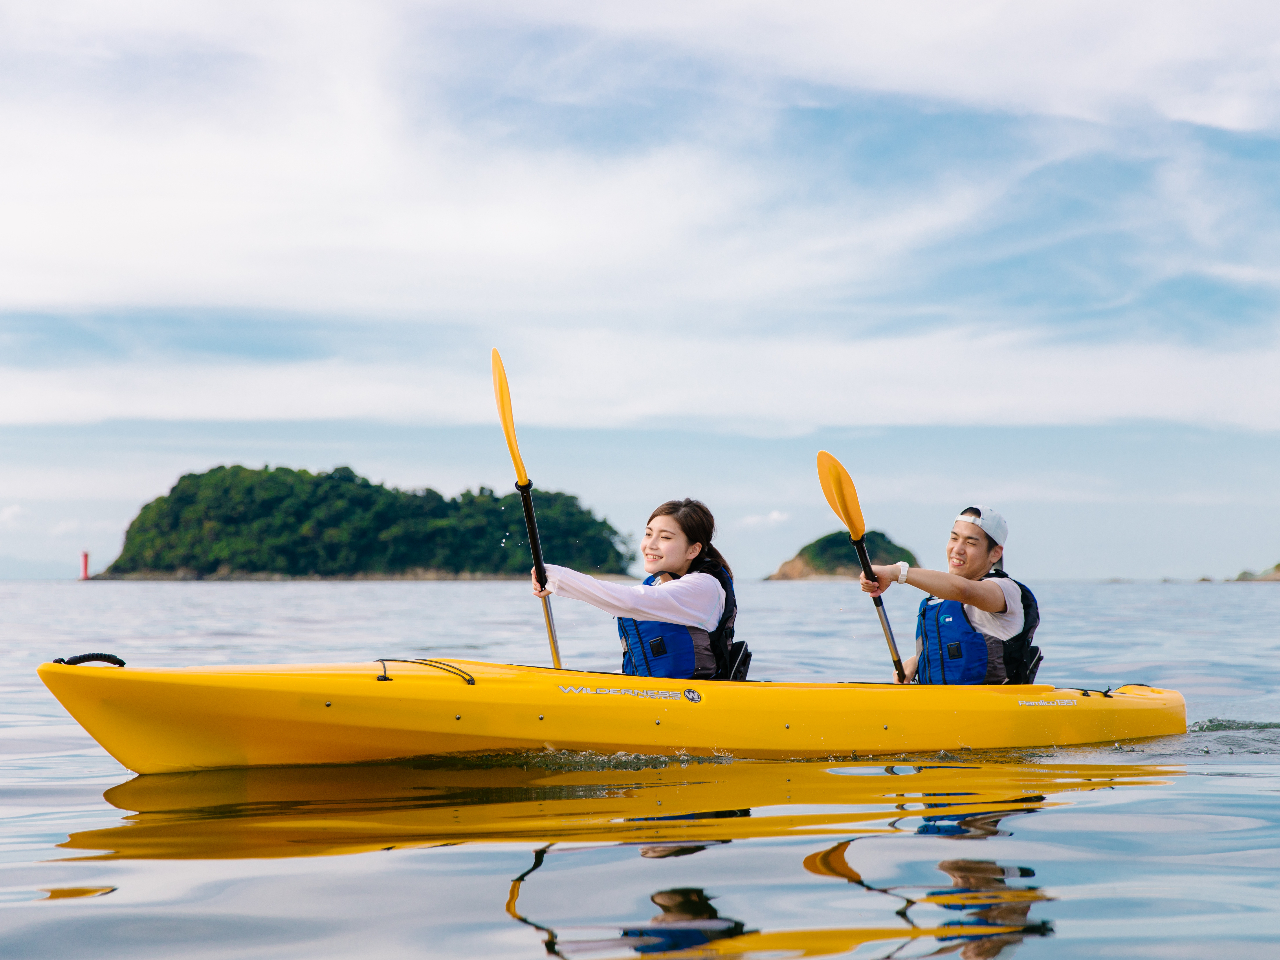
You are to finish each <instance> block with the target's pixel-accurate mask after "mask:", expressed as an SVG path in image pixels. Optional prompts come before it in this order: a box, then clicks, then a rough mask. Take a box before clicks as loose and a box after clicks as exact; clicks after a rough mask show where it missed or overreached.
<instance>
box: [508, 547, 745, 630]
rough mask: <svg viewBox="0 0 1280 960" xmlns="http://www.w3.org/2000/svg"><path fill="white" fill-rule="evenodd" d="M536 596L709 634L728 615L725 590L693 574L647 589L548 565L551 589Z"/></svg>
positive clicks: (702, 575)
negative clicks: (579, 601)
mask: <svg viewBox="0 0 1280 960" xmlns="http://www.w3.org/2000/svg"><path fill="white" fill-rule="evenodd" d="M533 586H534V594H535V595H536V596H546V595H547V594H548V593H554V594H555V595H556V596H558V597H569V598H571V599H573V600H582V601H583V602H584V603H589V604H591V605H592V606H593V607H597V608H599V609H600V610H603V611H604V612H605V613H607V614H609V615H610V616H613V617H634V618H635V619H637V620H663V621H665V622H667V623H679V624H683V625H685V626H689V627H701V628H702V629H703V630H706V631H708V632H710V631H712V630H714V629H715V628H716V627H717V626H719V625H720V616H721V614H723V613H724V588H723V587H722V586H720V584H719V582H718V581H717V580H716V578H715V577H713V576H711V575H710V574H707V573H691V574H688V575H686V576H683V577H681V578H680V579H679V580H674V581H672V582H670V583H666V584H663V585H662V586H653V587H646V586H643V585H628V584H621V583H609V582H608V581H606V580H597V579H596V578H595V577H592V576H588V575H587V574H585V573H578V572H577V571H576V570H570V569H569V568H568V567H560V566H556V565H555V564H554V563H548V564H547V589H546V590H545V591H542V590H539V589H538V584H537V581H536V580H535V581H534V584H533Z"/></svg>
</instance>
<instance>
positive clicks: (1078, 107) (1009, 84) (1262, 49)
mask: <svg viewBox="0 0 1280 960" xmlns="http://www.w3.org/2000/svg"><path fill="white" fill-rule="evenodd" d="M503 6H504V7H505V8H506V10H507V13H508V15H509V16H512V17H516V18H520V19H523V20H525V21H538V20H542V19H549V20H554V21H558V22H571V23H577V24H580V25H582V26H584V27H587V28H590V29H592V30H599V31H602V32H605V33H607V34H612V35H614V36H617V37H625V38H650V39H652V40H658V41H662V42H664V43H668V44H672V45H675V46H677V47H680V48H683V49H685V50H687V51H689V52H690V53H691V54H693V55H695V56H699V55H700V56H706V55H708V54H713V55H714V54H718V55H719V56H721V57H723V58H726V59H730V60H732V61H733V62H735V63H738V64H746V65H751V67H753V68H754V69H755V70H756V71H758V72H760V73H765V74H772V75H776V76H786V77H794V78H797V79H802V80H807V81H811V82H817V83H827V84H833V85H836V86H840V87H845V88H855V89H870V90H881V91H888V92H894V93H905V94H911V95H917V96H924V97H932V98H936V99H938V100H943V101H951V102H960V103H965V104H970V105H975V106H980V107H986V108H994V109H1002V110H1015V111H1019V112H1028V113H1041V114H1056V115H1062V116H1071V117H1081V118H1087V119H1099V120H1110V119H1116V118H1126V117H1130V116H1132V115H1134V114H1142V113H1151V114H1156V115H1160V116H1164V117H1167V118H1169V119H1175V120H1189V121H1191V122H1194V123H1204V124H1209V125H1212V126H1221V127H1225V128H1230V129H1255V128H1262V127H1272V126H1274V125H1275V124H1276V123H1277V121H1278V120H1280V107H1278V104H1280V69H1277V67H1278V66H1280V48H1277V44H1276V40H1277V38H1278V37H1280V9H1278V8H1277V7H1276V6H1275V5H1274V4H1271V3H1266V2H1234V3H1233V2H1228V3H1220V4H1212V5H1208V4H1203V3H1193V2H1187V0H1183V2H1171V0H1165V2H1160V0H1144V2H1132V3H1126V4H1114V3H1108V2H1105V0H1065V2H1064V0H1056V2H1055V0H1047V2H1041V3H1034V4H1027V3H1017V2H1011V0H998V2H992V0H987V2H977V3H965V4H957V3H951V2H948V0H907V2H902V3H895V4H867V3H863V4H849V3H821V4H779V3H775V2H772V0H750V2H732V3H730V2H726V0H715V2H704V3H689V2H677V0H659V2H654V3H647V4H644V5H643V6H637V5H635V4H630V3H623V2H602V3H594V4H580V3H570V2H564V0H559V2H547V3H542V4H529V3H519V4H504V5H503Z"/></svg>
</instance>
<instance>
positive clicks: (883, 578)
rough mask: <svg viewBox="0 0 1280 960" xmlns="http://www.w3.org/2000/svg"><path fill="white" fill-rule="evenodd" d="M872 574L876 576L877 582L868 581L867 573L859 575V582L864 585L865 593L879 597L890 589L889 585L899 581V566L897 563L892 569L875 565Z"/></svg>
mask: <svg viewBox="0 0 1280 960" xmlns="http://www.w3.org/2000/svg"><path fill="white" fill-rule="evenodd" d="M871 572H872V573H873V574H875V580H868V579H867V575H866V574H865V573H860V574H858V582H859V583H860V584H861V585H862V590H863V592H864V593H869V594H871V595H872V596H873V597H878V596H880V594H882V593H884V592H885V591H886V590H888V589H889V584H891V583H893V582H894V581H895V580H897V579H898V565H897V564H896V563H895V564H894V565H893V566H891V567H877V566H875V565H874V564H873V565H872V567H871Z"/></svg>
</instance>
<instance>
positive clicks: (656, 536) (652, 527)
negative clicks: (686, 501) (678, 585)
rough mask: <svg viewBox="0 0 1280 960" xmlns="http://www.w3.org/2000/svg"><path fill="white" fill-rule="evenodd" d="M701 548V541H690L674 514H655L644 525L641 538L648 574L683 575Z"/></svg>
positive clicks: (641, 548) (645, 567) (642, 553)
mask: <svg viewBox="0 0 1280 960" xmlns="http://www.w3.org/2000/svg"><path fill="white" fill-rule="evenodd" d="M701 549H702V544H700V543H690V542H689V538H688V537H686V536H685V535H684V531H683V530H681V529H680V524H678V523H676V521H675V517H666V516H663V517H654V518H653V519H652V520H650V521H649V525H648V526H647V527H645V528H644V539H642V540H641V541H640V557H641V559H643V560H644V572H645V573H648V574H654V573H676V574H680V575H681V576H683V575H684V574H685V573H686V572H687V571H688V570H689V564H690V563H692V562H693V558H694V557H696V556H697V555H698V551H699V550H701Z"/></svg>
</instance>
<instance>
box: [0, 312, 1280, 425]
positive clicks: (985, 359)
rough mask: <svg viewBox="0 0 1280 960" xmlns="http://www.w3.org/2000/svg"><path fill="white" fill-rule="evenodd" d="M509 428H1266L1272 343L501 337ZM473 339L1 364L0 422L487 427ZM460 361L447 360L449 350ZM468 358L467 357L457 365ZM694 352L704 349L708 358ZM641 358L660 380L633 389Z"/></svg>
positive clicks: (988, 337) (1277, 365)
mask: <svg viewBox="0 0 1280 960" xmlns="http://www.w3.org/2000/svg"><path fill="white" fill-rule="evenodd" d="M511 340H512V343H511V346H510V348H509V349H505V345H504V354H505V357H506V362H507V372H508V375H509V377H510V379H511V384H512V396H513V401H514V404H515V411H516V418H517V423H518V424H530V425H533V424H538V425H543V426H562V427H602V428H609V427H623V426H632V425H643V424H652V423H654V422H658V421H660V420H665V419H668V418H679V419H682V420H685V421H689V422H695V423H702V424H706V425H710V426H712V427H713V428H716V429H729V430H736V431H745V432H753V433H762V434H772V435H777V434H784V433H795V432H803V431H806V430H810V429H815V428H819V427H832V426H848V427H857V426H878V425H909V424H958V425H969V426H976V425H983V424H990V425H1003V426H1013V425H1035V424H1101V423H1112V422H1117V421H1123V420H1134V419H1138V420H1162V421H1173V422H1183V423H1193V424H1201V425H1209V426H1233V427H1246V428H1253V429H1260V430H1276V429H1280V378H1277V377H1276V376H1275V371H1276V370H1277V369H1280V344H1277V343H1274V342H1272V343H1270V344H1263V345H1258V346H1255V347H1254V348H1252V349H1249V350H1234V351H1216V352H1215V351H1210V350H1207V349H1205V348H1203V347H1195V346H1183V345H1177V344H1168V343H1163V344H1162V343H1141V342H1119V343H1110V344H1105V343H1104V344H1065V345H1064V344H1058V343H1053V342H1046V341H1042V340H1038V339H1036V338H1034V337H1031V336H1030V335H1025V334H1014V333H998V334H989V333H983V332H979V331H976V330H964V329H951V330H943V331H933V332H926V333H920V334H914V335H912V334H906V335H903V336H898V337H884V336H882V337H875V338H872V337H867V338H865V339H856V338H846V339H841V338H837V337H836V336H834V335H832V336H831V337H827V338H822V337H815V336H812V335H807V334H798V333H791V332H788V331H783V332H780V333H779V334H778V335H777V336H755V337H748V336H741V337H737V338H732V339H724V338H721V337H719V336H718V335H717V334H716V333H715V332H714V331H710V332H706V333H700V332H699V331H698V330H696V329H692V328H690V329H685V330H684V331H682V333H681V335H680V339H679V349H678V350H669V349H666V348H665V346H664V344H663V342H662V341H661V339H660V338H659V339H658V340H655V338H654V337H653V336H652V335H651V334H650V332H649V331H647V330H645V329H642V328H640V329H630V330H625V331H591V332H578V333H572V334H570V335H565V336H557V337H554V338H550V339H544V338H542V337H540V336H539V335H538V334H537V333H526V334H524V335H523V336H522V337H519V338H517V337H515V336H512V337H511ZM485 346H487V344H486V345H483V346H482V345H481V344H478V343H477V344H475V345H474V348H473V349H472V350H470V351H465V352H462V353H460V354H457V355H454V356H451V357H450V359H449V361H448V365H447V366H443V365H433V364H432V363H431V361H430V360H429V358H428V359H426V360H422V361H416V362H401V363H370V364H359V363H352V362H345V361H341V360H326V361H313V362H303V363H289V364H260V365H250V364H223V365H219V364H201V365H192V364H180V363H168V364H166V363H160V362H149V363H138V362H129V363H122V364H119V365H101V366H96V367H83V368H78V369H74V370H64V369H20V368H10V369H7V370H6V369H2V368H0V423H10V424H18V423H92V422H98V421H102V420H108V419H133V418H140V419H159V420H239V421H254V420H259V421H261V420H328V419H362V418H364V419H377V420H393V421H394V420H398V421H401V422H407V423H410V422H416V423H437V424H448V423H457V424H471V423H478V424H484V423H491V422H494V417H495V414H494V412H493V395H492V386H491V382H490V379H489V365H488V357H487V350H486V349H485V348H484V347H485ZM459 357H460V358H461V359H459ZM468 358H469V359H468ZM709 358H714V360H713V361H712V360H711V359H709ZM655 365H660V369H661V374H662V377H663V382H664V383H669V384H679V385H680V388H679V389H677V390H663V391H653V390H649V389H647V387H646V384H647V382H648V380H647V378H648V377H650V376H652V370H653V369H656V368H657V367H655Z"/></svg>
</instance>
